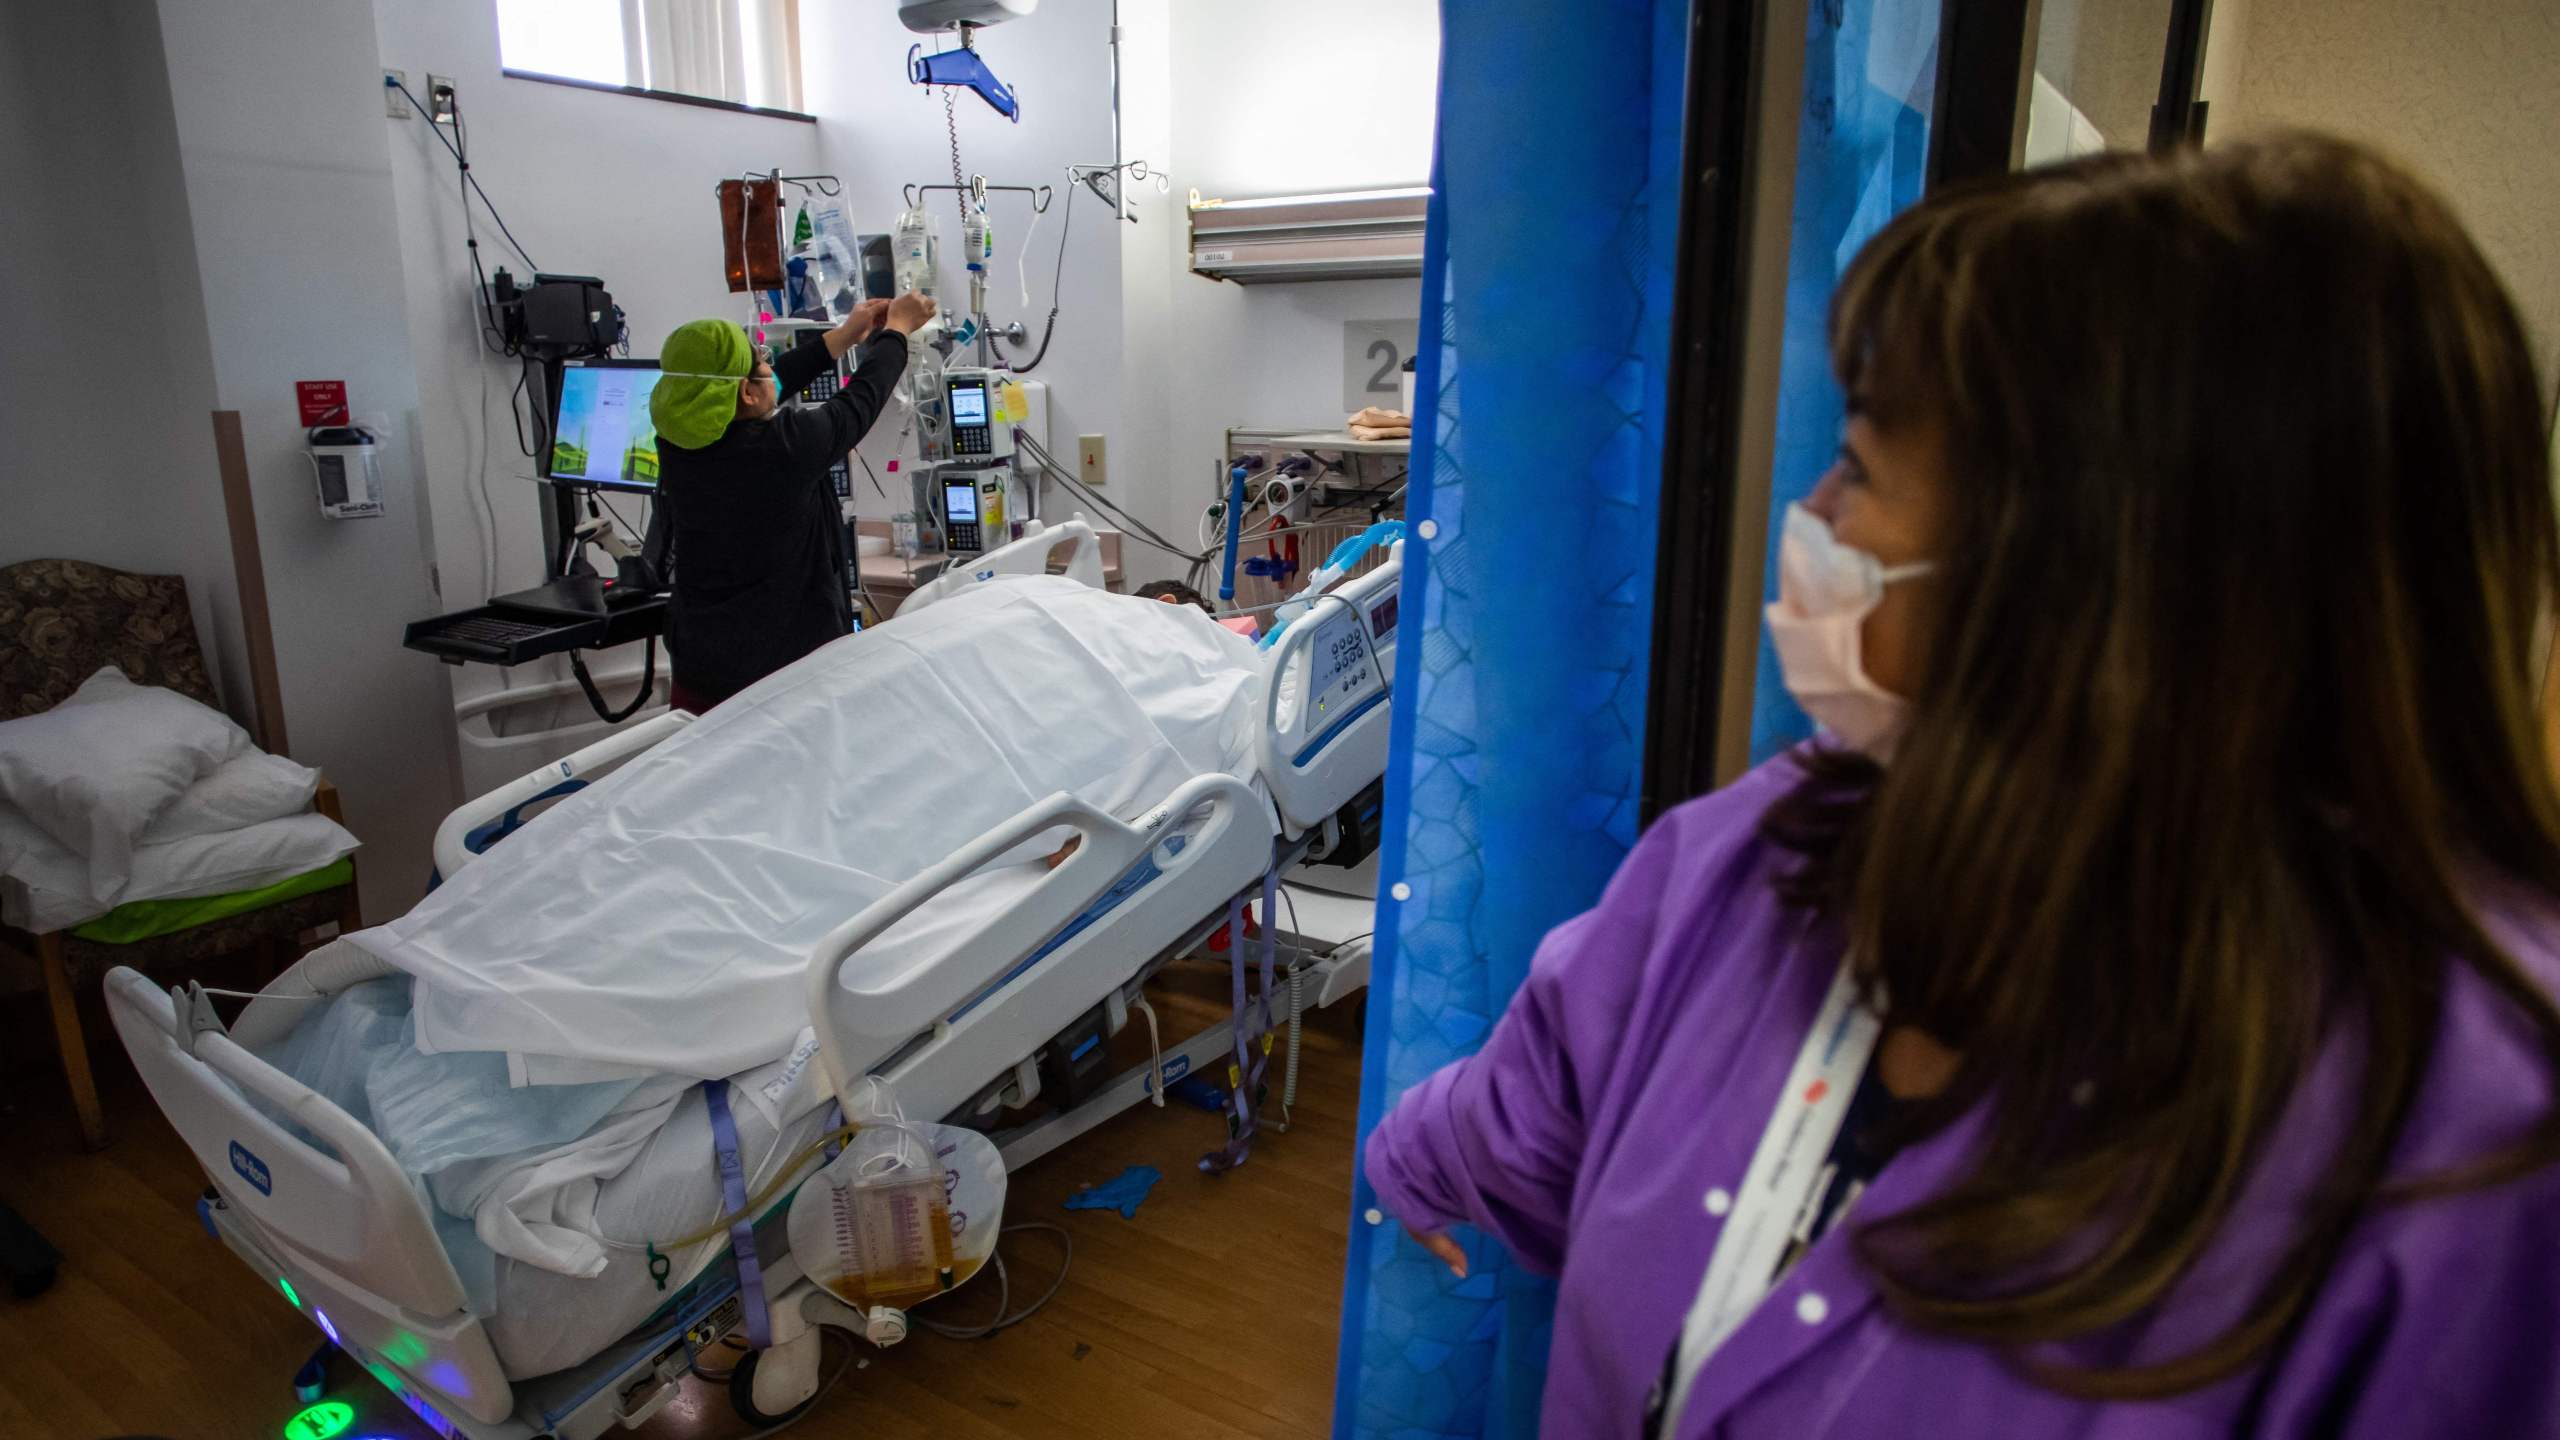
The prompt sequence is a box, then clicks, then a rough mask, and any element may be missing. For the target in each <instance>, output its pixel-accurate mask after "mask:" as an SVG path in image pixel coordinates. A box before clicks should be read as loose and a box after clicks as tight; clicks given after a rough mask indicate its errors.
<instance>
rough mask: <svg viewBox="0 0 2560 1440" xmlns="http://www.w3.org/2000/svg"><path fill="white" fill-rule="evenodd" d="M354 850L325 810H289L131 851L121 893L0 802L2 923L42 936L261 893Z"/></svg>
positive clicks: (349, 838) (353, 844) (353, 843)
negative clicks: (104, 890)
mask: <svg viewBox="0 0 2560 1440" xmlns="http://www.w3.org/2000/svg"><path fill="white" fill-rule="evenodd" d="M355 848H356V837H354V836H353V835H350V834H348V833H347V832H346V830H345V829H344V828H343V827H341V826H340V825H339V824H338V823H337V822H336V821H334V820H331V819H330V818H329V817H328V816H326V815H320V814H301V815H289V816H287V817H285V818H284V819H281V820H269V821H267V822H265V823H264V824H260V825H252V826H249V827H248V828H247V829H243V830H229V831H224V832H222V833H220V834H216V835H194V836H189V837H188V838H186V839H183V840H170V841H166V842H163V843H161V844H157V845H145V846H143V847H142V848H141V849H139V850H136V851H135V852H134V853H133V875H132V877H131V880H130V882H129V883H128V884H127V885H126V886H125V890H124V893H123V895H121V896H116V897H101V896H98V895H96V894H94V893H92V892H91V891H90V890H89V889H88V881H89V874H88V866H87V864H86V863H85V862H83V861H82V860H81V858H80V857H79V856H77V855H74V854H72V853H71V852H70V851H69V850H66V849H64V848H63V847H62V846H60V845H57V844H55V843H54V842H53V840H52V838H51V837H50V836H47V835H46V834H45V833H44V832H42V831H41V830H38V829H37V828H36V827H35V825H34V824H32V823H31V822H29V821H28V820H27V819H26V817H24V816H22V815H20V814H18V813H17V812H15V811H13V810H10V809H8V808H6V807H0V856H10V857H12V858H10V859H9V860H8V862H7V869H6V871H5V872H0V881H5V883H0V922H5V923H7V924H10V925H15V926H17V927H18V928H20V929H22V930H31V931H35V932H36V933H39V934H41V933H43V932H45V931H48V930H67V929H69V928H70V927H72V926H74V925H78V924H82V923H84V922H86V921H90V920H94V919H96V918H97V917H99V916H101V915H104V914H105V913H107V912H108V911H109V910H112V909H114V908H115V907H116V906H117V905H120V904H124V903H127V902H129V901H135V900H182V899H192V898H194V897H196V896H199V895H226V894H229V893H230V892H232V891H234V890H256V889H259V888H261V887H263V886H267V885H273V884H275V883H276V882H277V881H279V880H288V879H291V878H292V877H294V876H296V875H300V874H303V873H305V872H307V871H312V870H317V869H319V868H320V867H321V866H323V865H326V864H329V863H330V862H331V861H334V860H336V859H337V858H338V857H339V856H341V855H345V854H349V853H351V852H352V851H354V849H355Z"/></svg>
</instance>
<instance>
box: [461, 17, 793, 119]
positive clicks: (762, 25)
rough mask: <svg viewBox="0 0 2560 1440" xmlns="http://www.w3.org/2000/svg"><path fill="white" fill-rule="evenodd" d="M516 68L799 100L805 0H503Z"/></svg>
mask: <svg viewBox="0 0 2560 1440" xmlns="http://www.w3.org/2000/svg"><path fill="white" fill-rule="evenodd" d="M497 6H498V58H499V62H500V63H501V64H502V65H504V66H505V67H506V69H507V70H508V71H509V72H510V73H514V74H523V75H535V76H547V77H550V78H552V79H558V80H572V81H579V82H583V83H586V84H591V85H613V86H623V87H628V88H630V89H635V90H655V91H659V92H662V93H665V94H670V95H686V96H691V97H693V98H695V99H701V100H723V101H727V102H729V103H731V104H735V105H751V106H754V107H756V108H758V109H765V110H794V111H796V110H798V109H799V108H800V3H799V0H497Z"/></svg>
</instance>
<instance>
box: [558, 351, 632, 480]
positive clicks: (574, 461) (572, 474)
mask: <svg viewBox="0 0 2560 1440" xmlns="http://www.w3.org/2000/svg"><path fill="white" fill-rule="evenodd" d="M657 383H658V362H657V361H655V360H572V361H570V362H568V363H567V364H566V365H563V366H562V367H561V369H560V403H559V404H558V405H556V406H554V407H553V408H552V412H551V454H550V456H549V460H548V463H547V464H545V465H544V467H543V472H544V473H545V474H546V475H548V476H549V477H550V478H551V479H552V480H553V481H554V482H557V483H561V484H575V485H597V486H602V487H604V488H606V489H609V490H655V489H657V488H658V430H657V425H656V423H655V422H654V421H652V420H651V419H650V418H649V392H650V391H651V390H653V389H655V388H656V386H657Z"/></svg>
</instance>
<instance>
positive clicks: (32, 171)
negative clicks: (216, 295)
mask: <svg viewBox="0 0 2560 1440" xmlns="http://www.w3.org/2000/svg"><path fill="white" fill-rule="evenodd" d="M165 68H166V67H165V65H164V64H163V63H162V60H161V52H160V24H159V17H158V15H157V13H156V12H155V11H154V9H153V8H152V5H151V3H150V0H115V3H113V4H105V5H95V6H85V5H73V6H64V5H10V6H0V191H4V192H5V193H6V194H7V195H8V196H9V203H8V204H6V205H5V206H0V277H5V279H0V293H5V294H6V295H8V296H9V307H10V319H9V338H8V345H7V347H6V349H5V351H4V352H0V377H5V378H4V379H0V383H4V384H5V385H6V386H7V391H8V394H9V397H10V400H9V403H8V404H7V405H5V406H0V457H5V459H0V565H6V564H9V563H11V562H14V561H18V560H30V559H38V558H48V557H58V558H68V559H77V560H90V561H94V562H96V563H99V564H102V565H108V566H112V567H114V568H117V569H121V570H133V571H140V572H145V573H151V574H178V575H184V576H186V577H187V591H188V598H189V600H190V601H191V602H192V605H193V608H194V611H195V620H196V630H197V635H198V639H199V640H200V641H201V642H202V644H203V646H204V647H205V651H206V658H207V660H208V662H209V663H210V664H211V666H212V668H213V670H214V672H215V678H216V681H217V683H219V684H221V685H222V687H223V690H224V695H225V698H226V700H227V702H228V708H229V709H230V710H231V711H232V712H233V713H234V714H235V715H237V716H239V717H241V718H243V719H246V718H248V717H249V715H250V701H249V693H248V684H247V679H248V667H247V659H246V651H245V649H244V648H243V643H242V638H241V631H240V625H239V606H238V598H237V592H236V590H235V588H234V585H233V580H232V571H231V551H230V546H229V544H228V542H227V540H226V538H225V536H226V532H225V530H224V526H223V514H222V491H221V485H220V482H219V479H218V475H217V471H216V469H215V462H214V451H213V429H212V421H211V418H210V412H211V411H212V410H213V409H214V408H215V400H214V386H213V358H212V353H211V350H210V347H209V342H208V340H207V338H206V333H205V324H204V303H203V291H202V287H201V285H200V284H199V282H198V280H197V276H196V268H195V245H194V237H193V234H192V232H191V231H190V230H189V228H188V224H187V207H186V195H185V191H184V188H183V186H182V184H181V183H180V179H179V173H178V135H177V125H176V120H175V117H174V115H173V114H172V112H171V109H170V102H169V95H168V90H167V87H166V86H165V85H164V84H163V83H162V82H161V79H160V77H161V74H162V73H163V71H164V70H165ZM107 177H114V179H113V183H112V184H110V183H108V180H107ZM102 252H104V253H111V254H112V255H113V257H114V258H113V261H112V263H111V264H109V265H105V266H101V265H100V263H99V260H100V256H101V254H102ZM111 315H124V316H132V315H140V316H142V317H145V318H142V319H139V320H116V321H114V322H112V323H110V322H109V316H111ZM136 343H140V344H141V345H143V346H144V347H146V349H147V354H148V357H149V358H148V361H147V362H146V363H145V364H143V366H142V368H141V370H140V372H138V373H139V374H141V375H143V376H145V377H147V382H146V392H145V395H143V396H137V395H136V394H135V393H134V392H133V391H131V390H130V389H128V388H127V385H126V383H125V382H124V380H123V379H122V378H121V377H122V376H123V375H125V374H126V373H127V372H128V371H131V370H132V368H133V367H132V361H131V358H130V357H131V356H132V355H133V354H134V353H135V352H134V351H133V349H132V347H133V346H134V345H135V344H136ZM120 355H121V356H124V357H126V358H125V359H122V360H119V359H118V358H117V357H118V356H120ZM146 397H147V398H146Z"/></svg>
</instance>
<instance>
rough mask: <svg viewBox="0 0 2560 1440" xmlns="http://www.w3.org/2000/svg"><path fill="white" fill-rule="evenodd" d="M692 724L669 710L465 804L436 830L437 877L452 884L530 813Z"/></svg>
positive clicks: (685, 715)
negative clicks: (454, 877) (460, 873)
mask: <svg viewBox="0 0 2560 1440" xmlns="http://www.w3.org/2000/svg"><path fill="white" fill-rule="evenodd" d="M693 721H694V717H693V716H692V715H691V714H688V713H687V712H685V711H682V710H670V711H668V712H667V713H665V714H664V715H660V716H658V717H657V718H656V719H653V720H648V721H644V722H643V723H641V724H638V725H634V726H632V727H630V728H629V729H627V730H616V731H615V732H613V733H612V734H610V735H607V736H606V737H604V738H603V739H601V740H598V741H597V742H595V743H594V744H592V745H589V746H587V747H586V748H585V749H583V750H580V751H578V752H577V753H576V754H573V755H571V756H569V757H568V758H567V759H564V760H554V761H552V762H551V763H550V764H548V765H545V766H543V767H542V768H541V769H539V770H536V771H533V772H532V773H530V774H527V775H521V776H518V777H517V778H516V779H513V780H510V781H508V782H507V783H506V784H504V785H501V786H499V787H498V788H497V789H495V790H492V791H490V792H489V793H488V794H486V795H482V796H480V797H478V798H477V799H473V800H468V801H465V802H464V803H463V804H462V805H460V806H459V807H457V808H456V809H455V810H454V811H453V813H452V814H450V815H447V816H445V817H444V823H443V824H441V825H438V826H437V827H436V839H435V864H436V874H437V876H438V877H439V878H442V879H451V878H452V877H453V876H454V874H455V873H456V872H458V871H460V870H461V869H462V867H463V866H464V865H466V864H468V863H469V862H470V860H471V858H472V857H473V856H475V855H478V854H480V853H481V852H482V851H485V850H487V849H488V848H489V847H490V846H492V845H495V844H497V843H498V842H499V841H501V840H503V839H505V838H506V837H507V836H509V835H512V834H514V833H515V831H516V829H517V828H518V827H520V826H521V825H523V824H524V822H525V820H526V819H528V818H529V817H528V816H526V814H525V813H524V812H525V811H526V810H527V809H529V808H531V807H532V806H534V805H536V804H539V803H541V802H542V801H545V800H558V799H564V798H566V797H568V796H570V795H574V794H576V793H577V792H578V791H580V790H584V789H585V788H587V787H588V786H589V785H592V784H594V783H595V782H597V781H598V780H601V779H603V778H604V777H605V776H607V775H610V774H612V773H613V772H614V771H616V770H618V769H620V768H622V767H623V766H624V765H626V764H628V763H630V761H631V760H632V759H634V758H635V757H637V756H638V755H639V754H640V753H641V752H642V751H644V750H647V749H649V748H651V747H652V746H654V745H656V744H657V743H658V742H659V741H661V740H665V739H668V738H669V737H671V736H673V735H675V734H676V732H678V731H680V730H682V729H684V728H685V727H686V726H688V725H690V724H692V723H693Z"/></svg>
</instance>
